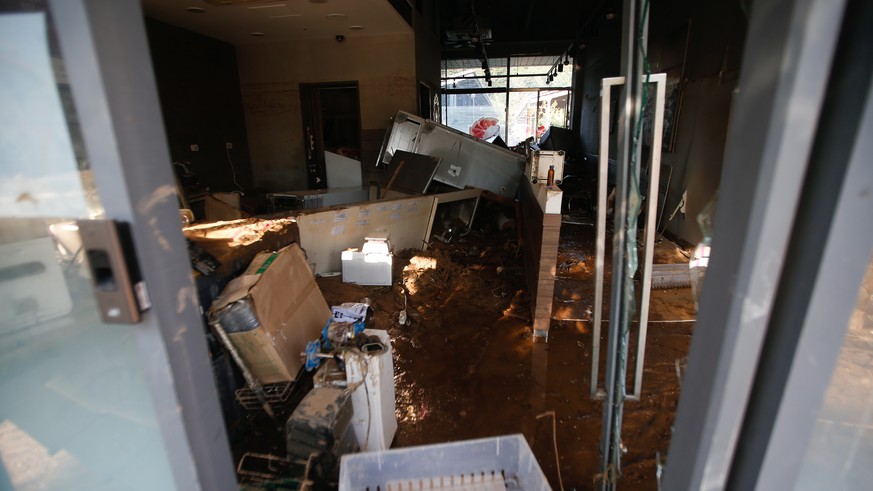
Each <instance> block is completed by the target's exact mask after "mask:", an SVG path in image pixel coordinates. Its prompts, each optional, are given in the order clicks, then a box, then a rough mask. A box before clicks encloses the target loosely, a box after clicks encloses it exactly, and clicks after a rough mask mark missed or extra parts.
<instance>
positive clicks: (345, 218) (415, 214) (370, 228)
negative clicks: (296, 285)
mask: <svg viewBox="0 0 873 491" xmlns="http://www.w3.org/2000/svg"><path fill="white" fill-rule="evenodd" d="M433 208H434V196H416V197H412V198H405V199H398V200H384V201H375V202H369V203H365V204H361V205H352V206H347V207H342V208H336V209H330V210H325V211H318V212H314V213H306V214H303V215H300V216H298V217H297V227H298V230H299V232H300V245H301V247H303V250H305V251H306V258H307V260H308V262H309V264H310V266H313V272H314V273H316V274H320V273H327V272H335V271H340V270H341V269H342V262H341V258H340V254H341V253H342V251H344V250H346V249H348V248H350V247H361V246H363V245H364V238H365V237H370V236H373V235H376V234H388V235H389V240H390V241H391V246H392V247H393V248H394V251H400V250H403V249H421V248H422V247H423V246H424V244H425V237H427V235H428V234H429V232H430V229H429V226H430V224H431V217H432V215H433Z"/></svg>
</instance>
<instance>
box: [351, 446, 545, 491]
mask: <svg viewBox="0 0 873 491" xmlns="http://www.w3.org/2000/svg"><path fill="white" fill-rule="evenodd" d="M368 489H369V490H370V491H376V490H377V489H381V490H382V491H388V490H391V491H395V490H403V491H423V490H431V489H451V490H467V489H469V490H474V489H475V490H492V489H493V490H497V489H508V490H524V491H545V490H550V489H551V487H549V482H548V480H546V476H545V475H543V471H542V469H540V466H539V464H538V463H537V460H536V458H535V457H534V455H533V452H532V451H531V449H530V447H529V446H528V444H527V442H526V441H525V439H524V437H523V436H522V435H506V436H499V437H494V438H483V439H481V440H467V441H463V442H454V443H442V444H439V445H424V446H420V447H409V448H400V449H395V450H388V451H384V452H368V453H359V454H346V455H344V456H343V457H342V461H341V462H340V480H339V490H340V491H366V490H368Z"/></svg>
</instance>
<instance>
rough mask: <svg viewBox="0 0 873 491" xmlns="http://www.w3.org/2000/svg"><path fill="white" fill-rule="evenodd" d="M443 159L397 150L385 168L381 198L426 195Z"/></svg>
mask: <svg viewBox="0 0 873 491" xmlns="http://www.w3.org/2000/svg"><path fill="white" fill-rule="evenodd" d="M440 162H442V159H441V158H439V157H431V156H430V155H419V154H417V153H410V152H404V151H403V150H397V151H396V152H394V156H393V157H392V158H391V161H390V162H389V163H388V165H387V167H386V168H385V173H384V174H383V180H382V182H381V184H382V185H383V186H384V188H383V189H382V190H381V192H380V193H379V198H381V199H385V198H394V197H398V196H401V197H402V196H403V195H415V194H424V193H426V192H427V188H428V187H430V183H431V181H432V180H433V177H434V175H435V174H436V172H437V168H439V165H440Z"/></svg>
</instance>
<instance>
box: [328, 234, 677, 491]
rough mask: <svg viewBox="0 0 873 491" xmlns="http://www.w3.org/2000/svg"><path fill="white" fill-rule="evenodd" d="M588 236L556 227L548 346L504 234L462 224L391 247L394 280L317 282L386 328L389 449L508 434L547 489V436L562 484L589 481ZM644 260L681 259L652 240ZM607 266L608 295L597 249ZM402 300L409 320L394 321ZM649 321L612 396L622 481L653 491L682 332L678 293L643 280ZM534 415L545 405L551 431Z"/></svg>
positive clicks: (593, 449) (673, 400)
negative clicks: (522, 444)
mask: <svg viewBox="0 0 873 491" xmlns="http://www.w3.org/2000/svg"><path fill="white" fill-rule="evenodd" d="M593 234H594V229H593V227H590V226H586V225H564V226H563V227H562V237H561V245H560V250H559V255H558V264H557V269H556V271H557V276H558V280H557V282H556V286H555V303H554V311H553V320H552V322H551V328H550V331H549V336H548V343H534V342H533V340H532V331H531V327H530V325H531V320H530V309H529V298H528V295H527V292H526V289H525V286H524V278H523V277H522V276H521V275H522V267H521V265H522V258H521V257H520V256H519V254H518V250H519V249H518V244H517V243H516V242H515V240H514V236H513V235H512V234H511V233H509V234H505V233H500V234H485V235H483V234H481V233H478V232H475V231H474V232H472V233H470V234H468V235H466V236H465V237H462V238H459V239H456V240H455V241H453V242H451V243H449V244H444V243H441V242H434V243H432V244H431V247H430V248H429V249H428V250H427V251H413V250H407V251H397V252H396V254H395V258H394V275H395V285H394V286H393V287H381V288H378V287H363V286H358V285H349V284H344V283H342V281H341V278H340V277H329V278H319V279H318V284H319V286H320V288H321V290H322V292H323V294H324V296H325V299H326V300H327V302H328V304H329V305H337V304H339V303H342V302H349V301H360V300H362V299H363V298H365V297H366V298H369V299H370V301H371V304H372V307H373V310H374V317H373V325H372V327H374V328H376V329H386V330H388V332H389V334H390V336H391V339H392V343H393V347H394V369H395V388H396V397H397V419H398V425H399V426H398V431H397V436H396V438H395V441H394V447H407V446H413V445H423V444H432V443H442V442H450V441H458V440H466V439H472V438H483V437H491V436H497V435H505V434H513V433H521V434H523V435H524V436H525V438H526V439H527V441H528V442H529V443H530V444H531V448H532V449H533V451H534V454H535V455H536V457H537V460H538V461H539V463H540V466H541V467H542V469H543V471H544V473H545V474H546V476H547V478H548V479H549V482H550V484H551V486H552V488H554V489H559V488H560V486H559V478H558V472H557V468H556V465H555V461H556V458H555V451H554V448H553V438H556V439H557V449H558V455H559V458H560V473H561V477H562V479H563V487H564V489H568V490H569V489H578V490H588V489H595V484H596V481H597V478H598V472H599V458H600V457H599V455H600V451H599V442H600V431H601V418H602V414H603V403H602V401H598V400H593V399H591V398H590V397H589V388H590V370H591V366H590V363H591V345H592V329H591V321H590V319H591V310H592V306H593V299H594V293H593V292H594V288H593V275H594V258H593V254H594V247H593V243H594V237H593ZM655 262H656V263H680V262H687V258H685V257H684V256H683V255H682V254H681V252H680V251H679V248H678V247H676V246H675V245H673V244H672V243H670V242H668V241H666V240H664V241H661V242H660V243H659V244H658V247H657V248H656V258H655ZM606 263H607V275H606V285H607V292H606V297H605V298H607V299H608V283H609V274H608V273H609V272H608V268H609V263H610V260H609V258H607V261H606ZM404 296H406V300H405V301H404ZM404 306H405V308H406V310H407V318H408V320H409V323H408V325H405V326H401V325H399V323H398V314H399V312H400V311H401V310H403V309H404ZM604 318H605V319H607V318H608V314H604ZM649 318H650V324H649V329H648V342H647V349H646V357H645V368H644V375H643V389H642V397H641V400H640V401H628V402H626V404H625V413H624V423H623V426H622V441H623V443H624V445H625V446H626V447H627V453H626V454H625V455H624V457H623V459H622V472H623V477H622V478H621V481H620V484H619V485H620V486H621V487H623V488H624V489H635V490H655V489H657V484H656V480H655V479H656V478H655V474H656V454H657V453H660V455H661V456H662V458H663V456H665V455H666V453H667V451H668V448H669V443H670V436H671V425H672V424H673V419H674V416H675V411H676V404H677V401H678V397H679V387H680V380H679V377H680V375H681V370H682V369H683V367H684V360H685V357H686V353H687V351H688V346H689V342H690V339H691V333H692V329H693V322H688V321H689V320H691V321H693V318H694V307H693V301H692V298H691V290H690V289H689V288H684V289H675V290H654V291H653V295H652V302H651V312H650V316H649ZM654 321H664V322H654ZM676 321H679V322H676ZM605 327H606V323H604V329H603V331H604V332H603V335H602V343H601V344H602V345H603V346H604V348H605V345H606V335H605V331H606V328H605ZM632 335H633V336H634V340H633V341H632V343H631V350H633V349H635V346H636V341H635V331H632ZM602 353H604V354H603V355H601V364H602V365H601V366H603V364H604V363H605V350H602ZM633 361H634V360H633V358H631V360H630V363H631V364H632V363H633ZM629 371H631V372H632V371H633V369H632V365H631V366H630V367H629ZM602 372H603V369H601V374H602ZM601 377H602V375H601ZM631 388H632V387H629V390H630V389H631ZM547 411H554V413H555V415H556V428H557V432H556V433H557V434H556V435H554V436H553V434H552V420H551V417H550V416H548V415H545V416H544V414H545V413H546V412H547ZM538 416H542V417H540V418H538Z"/></svg>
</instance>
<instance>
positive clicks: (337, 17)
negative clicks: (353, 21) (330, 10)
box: [327, 14, 349, 19]
mask: <svg viewBox="0 0 873 491" xmlns="http://www.w3.org/2000/svg"><path fill="white" fill-rule="evenodd" d="M348 17H349V16H348V15H346V14H327V18H328V19H346V18H348Z"/></svg>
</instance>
